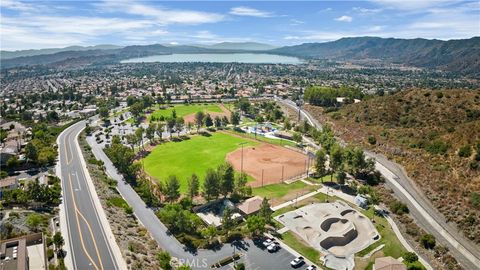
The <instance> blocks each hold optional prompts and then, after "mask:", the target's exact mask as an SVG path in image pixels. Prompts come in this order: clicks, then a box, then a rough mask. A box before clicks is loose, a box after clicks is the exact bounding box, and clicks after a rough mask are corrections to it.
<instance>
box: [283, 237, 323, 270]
mask: <svg viewBox="0 0 480 270" xmlns="http://www.w3.org/2000/svg"><path fill="white" fill-rule="evenodd" d="M282 240H283V242H284V243H285V244H287V245H288V246H289V247H291V248H293V249H294V250H295V251H297V252H298V253H300V254H302V255H303V256H304V257H305V258H307V259H309V260H310V261H312V262H313V263H315V264H317V265H322V263H321V262H320V252H319V251H318V250H316V249H314V248H313V247H310V246H309V245H308V244H306V243H305V242H303V240H302V239H300V238H299V237H297V236H296V235H295V234H294V233H292V232H286V233H284V234H282Z"/></svg>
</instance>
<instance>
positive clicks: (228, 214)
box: [222, 206, 235, 235]
mask: <svg viewBox="0 0 480 270" xmlns="http://www.w3.org/2000/svg"><path fill="white" fill-rule="evenodd" d="M232 214H233V211H232V209H230V207H228V206H227V207H225V210H223V218H222V227H223V229H224V230H225V231H226V232H227V235H228V233H229V231H230V230H231V229H232V228H233V226H234V225H235V224H234V221H233V219H232Z"/></svg>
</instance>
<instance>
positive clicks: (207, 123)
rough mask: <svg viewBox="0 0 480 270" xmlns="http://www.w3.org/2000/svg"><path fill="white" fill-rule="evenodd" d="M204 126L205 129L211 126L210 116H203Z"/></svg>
mask: <svg viewBox="0 0 480 270" xmlns="http://www.w3.org/2000/svg"><path fill="white" fill-rule="evenodd" d="M205 126H206V127H207V128H209V127H211V126H213V120H212V117H211V116H210V114H208V113H207V115H206V116H205Z"/></svg>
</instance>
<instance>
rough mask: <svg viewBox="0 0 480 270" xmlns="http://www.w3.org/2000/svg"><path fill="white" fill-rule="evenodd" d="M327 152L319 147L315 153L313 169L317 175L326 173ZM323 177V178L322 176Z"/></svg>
mask: <svg viewBox="0 0 480 270" xmlns="http://www.w3.org/2000/svg"><path fill="white" fill-rule="evenodd" d="M326 162H327V154H326V153H325V151H324V150H323V149H320V150H318V151H317V153H315V171H316V172H317V175H318V176H320V177H322V176H324V175H325V174H326V173H327V168H326V164H325V163H326ZM322 179H323V178H322Z"/></svg>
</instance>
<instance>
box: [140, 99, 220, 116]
mask: <svg viewBox="0 0 480 270" xmlns="http://www.w3.org/2000/svg"><path fill="white" fill-rule="evenodd" d="M157 108H158V107H157ZM174 109H175V112H176V114H177V117H184V116H186V115H189V114H192V113H196V112H199V111H202V112H217V113H221V112H223V111H222V109H221V108H220V107H219V106H218V104H213V103H211V104H210V103H209V104H206V105H205V104H190V105H186V104H179V105H174V106H173V107H168V108H166V109H159V108H158V109H157V110H155V111H154V112H153V113H152V114H151V116H154V117H155V118H159V117H161V116H163V117H171V116H172V111H173V110H174ZM151 116H150V117H151ZM150 117H149V120H150Z"/></svg>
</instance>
